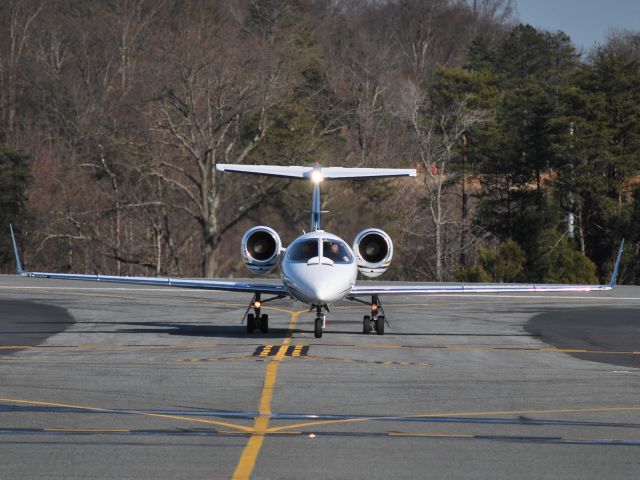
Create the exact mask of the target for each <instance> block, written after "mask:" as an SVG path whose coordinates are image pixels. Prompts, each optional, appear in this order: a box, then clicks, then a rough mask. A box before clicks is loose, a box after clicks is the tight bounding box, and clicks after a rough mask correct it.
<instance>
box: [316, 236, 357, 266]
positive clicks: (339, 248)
mask: <svg viewBox="0 0 640 480" xmlns="http://www.w3.org/2000/svg"><path fill="white" fill-rule="evenodd" d="M322 256H323V257H326V258H329V259H331V260H333V263H351V262H353V257H352V256H351V254H350V253H349V249H348V248H347V246H346V245H345V244H344V242H339V241H337V240H327V239H325V240H323V241H322Z"/></svg>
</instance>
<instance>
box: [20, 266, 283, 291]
mask: <svg viewBox="0 0 640 480" xmlns="http://www.w3.org/2000/svg"><path fill="white" fill-rule="evenodd" d="M18 273H19V274H20V275H22V276H23V277H33V278H52V279H58V280H82V281H92V282H107V283H129V284H135V285H152V286H157V287H178V288H193V289H198V290H224V291H228V292H252V293H257V292H260V293H266V294H274V295H286V296H289V294H288V293H287V291H286V290H285V288H284V286H283V285H282V283H281V282H278V283H273V284H271V283H251V282H229V281H224V280H207V279H186V278H161V277H118V276H113V275H81V274H74V273H49V272H24V271H23V272H18Z"/></svg>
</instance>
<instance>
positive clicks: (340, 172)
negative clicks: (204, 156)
mask: <svg viewBox="0 0 640 480" xmlns="http://www.w3.org/2000/svg"><path fill="white" fill-rule="evenodd" d="M216 170H219V171H221V172H236V173H249V174H253V175H266V176H269V177H285V178H300V179H315V178H316V177H315V176H313V175H312V174H313V173H314V172H320V175H321V176H320V179H323V180H325V179H326V180H340V179H354V178H382V177H415V176H416V171H415V169H413V168H347V167H320V166H319V165H316V166H315V167H302V166H281V165H234V164H230V163H219V164H217V165H216ZM316 175H317V174H316Z"/></svg>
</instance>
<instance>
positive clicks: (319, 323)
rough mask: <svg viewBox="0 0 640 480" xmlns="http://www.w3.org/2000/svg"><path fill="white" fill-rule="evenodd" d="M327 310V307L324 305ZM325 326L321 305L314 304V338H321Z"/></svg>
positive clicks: (325, 319)
mask: <svg viewBox="0 0 640 480" xmlns="http://www.w3.org/2000/svg"><path fill="white" fill-rule="evenodd" d="M325 308H326V309H327V310H328V307H326V306H325ZM326 327H327V317H326V316H325V314H324V313H322V306H321V305H316V321H315V324H314V329H313V336H314V337H316V338H322V332H323V330H324V329H325V328H326Z"/></svg>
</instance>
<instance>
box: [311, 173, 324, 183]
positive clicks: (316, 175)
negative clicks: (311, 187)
mask: <svg viewBox="0 0 640 480" xmlns="http://www.w3.org/2000/svg"><path fill="white" fill-rule="evenodd" d="M311 181H312V182H313V183H320V182H321V181H322V172H321V171H320V170H314V171H313V172H311Z"/></svg>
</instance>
